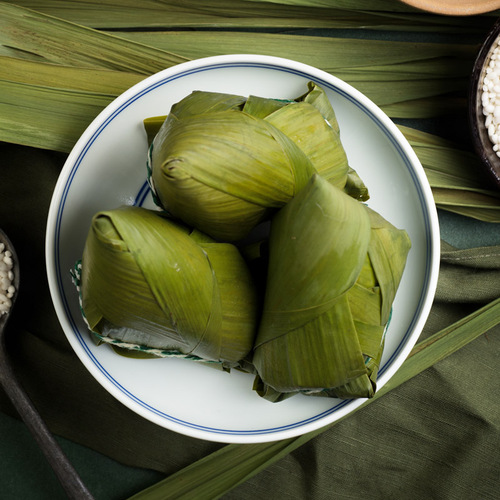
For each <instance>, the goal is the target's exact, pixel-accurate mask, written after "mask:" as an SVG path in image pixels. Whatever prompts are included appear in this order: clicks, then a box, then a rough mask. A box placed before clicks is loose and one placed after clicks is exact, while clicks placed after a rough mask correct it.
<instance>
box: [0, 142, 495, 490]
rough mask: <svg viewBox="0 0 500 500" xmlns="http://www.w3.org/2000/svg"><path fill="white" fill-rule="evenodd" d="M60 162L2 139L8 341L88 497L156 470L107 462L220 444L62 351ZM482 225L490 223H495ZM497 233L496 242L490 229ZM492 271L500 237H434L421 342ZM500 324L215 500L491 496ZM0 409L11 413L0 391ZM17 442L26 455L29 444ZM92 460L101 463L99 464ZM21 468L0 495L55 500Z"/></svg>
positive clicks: (176, 459)
mask: <svg viewBox="0 0 500 500" xmlns="http://www.w3.org/2000/svg"><path fill="white" fill-rule="evenodd" d="M64 159H65V157H64V155H60V154H56V153H52V152H46V151H40V150H34V149H30V148H26V147H20V146H14V145H9V144H0V164H1V171H0V172H1V174H0V175H1V177H0V224H1V227H2V228H3V229H4V230H5V231H6V232H7V233H8V234H9V236H10V237H11V239H12V241H13V243H14V244H15V246H16V248H17V250H18V253H19V258H20V260H21V265H22V275H21V276H22V278H21V279H22V281H21V290H20V295H19V299H18V303H17V305H16V308H15V311H14V316H13V318H12V323H11V324H10V326H11V337H10V338H11V344H10V345H9V349H10V351H11V352H12V356H13V358H14V361H15V366H16V370H17V372H18V374H19V376H20V377H21V379H22V381H23V383H24V385H25V387H26V390H27V391H28V393H29V394H30V396H31V397H32V399H33V401H34V402H35V404H36V406H37V407H38V408H39V410H40V412H41V414H42V416H43V417H44V418H45V419H46V421H47V422H48V424H49V426H50V428H51V430H52V431H53V432H54V433H56V434H57V435H59V436H63V437H64V438H67V439H68V440H70V441H71V442H75V443H80V444H82V445H84V447H85V448H84V449H83V451H80V452H78V448H77V449H76V450H75V449H72V448H70V451H71V453H72V455H70V456H71V457H72V459H73V460H74V461H76V463H77V464H78V467H77V468H78V470H79V471H80V473H81V474H82V477H83V478H84V480H86V481H87V482H88V484H89V487H90V485H92V486H93V488H94V490H93V493H94V494H95V495H96V497H97V498H103V499H108V498H116V499H120V498H125V497H126V496H127V495H128V494H132V493H134V492H135V491H138V490H140V489H142V488H143V487H144V486H145V485H146V484H148V481H149V482H154V481H156V479H158V478H159V477H161V475H160V474H158V475H155V474H153V473H151V474H152V475H149V476H145V477H146V479H143V480H142V481H141V479H140V476H133V477H137V482H136V483H133V484H130V483H129V482H127V481H128V479H129V478H130V476H129V474H128V471H129V469H127V468H124V469H123V476H122V479H120V475H118V476H116V475H115V476H112V475H111V476H108V475H107V470H108V469H109V470H113V471H114V472H115V474H120V473H119V472H117V471H120V470H121V469H119V468H118V469H116V468H113V467H116V466H115V465H114V464H115V462H114V461H116V462H119V463H120V464H125V465H127V466H133V467H134V469H130V471H136V470H137V469H135V468H140V469H147V470H153V471H158V472H161V473H162V474H165V475H168V474H171V473H173V472H175V471H177V470H179V469H181V468H183V467H184V466H186V465H188V464H190V463H191V462H193V461H194V460H196V459H198V458H201V457H203V456H205V455H207V454H208V453H210V452H211V451H214V450H216V449H218V448H219V447H221V446H223V445H221V444H216V443H210V442H205V441H200V440H196V439H192V438H189V437H185V436H182V435H179V434H175V433H173V432H170V431H167V430H164V429H162V428H160V427H158V426H156V425H154V424H152V423H149V422H148V421H146V420H144V419H142V418H141V417H139V416H137V415H135V414H134V413H132V412H131V411H130V410H128V409H127V408H125V407H124V406H123V405H122V404H121V403H119V402H118V401H116V400H115V399H114V398H113V397H111V396H110V395H109V394H108V393H107V392H106V391H105V390H104V389H103V388H102V387H101V386H100V385H99V384H98V383H97V382H96V381H95V380H94V379H93V378H92V377H91V375H90V374H89V373H88V372H87V370H86V369H85V368H84V367H83V365H82V364H81V363H80V361H79V360H78V358H77V357H76V355H75V354H74V353H73V351H72V350H71V348H70V346H69V344H68V342H67V340H66V338H65V336H64V334H63V332H62V330H61V328H60V326H59V323H58V321H57V318H56V316H55V312H54V310H53V307H52V304H51V300H50V297H49V293H48V286H47V279H46V275H45V260H44V236H45V224H46V217H47V211H48V206H49V203H50V197H51V194H52V190H53V187H54V184H55V182H56V179H57V176H58V174H59V171H60V169H61V167H62V164H63V162H64ZM486 228H491V231H498V229H497V226H492V225H486ZM498 236H499V238H498V241H499V242H500V232H499V233H498ZM499 273H500V246H484V247H479V248H475V249H456V248H453V247H450V246H448V245H447V244H444V245H443V253H442V270H441V275H440V280H439V285H438V293H437V297H436V302H435V304H434V307H433V310H432V313H431V316H430V318H429V321H428V323H427V325H426V328H425V331H424V333H423V335H422V338H423V337H425V336H427V335H429V334H430V333H434V332H435V331H438V330H439V329H441V328H442V327H444V326H446V325H448V324H450V323H451V322H452V321H454V320H455V319H458V318H460V317H462V316H464V315H465V314H467V313H468V312H471V311H473V310H475V309H476V308H478V307H479V306H480V305H481V304H484V303H486V302H488V301H490V300H493V299H495V298H497V297H498V296H499V288H500V280H499ZM499 333H500V328H498V327H497V328H495V329H493V330H491V331H490V332H488V334H486V335H483V336H482V337H480V338H478V339H477V340H476V341H474V342H472V343H471V344H469V345H468V346H466V347H465V348H463V349H461V350H460V351H458V352H457V353H455V354H454V355H452V356H450V357H449V358H447V359H445V360H443V361H441V362H440V363H438V364H437V365H436V366H434V367H432V368H431V369H429V370H427V371H425V372H424V373H422V374H421V375H419V376H417V377H416V378H414V379H412V380H410V381H409V382H407V383H406V384H404V385H402V386H401V387H399V388H397V389H396V390H394V391H393V392H391V393H389V394H388V395H386V396H384V397H383V398H381V399H380V400H379V401H377V402H375V403H374V404H372V405H370V406H368V407H367V408H365V409H363V410H362V411H360V412H357V413H356V414H354V415H352V416H351V417H349V418H347V419H346V420H344V421H342V422H341V423H339V424H338V425H336V426H334V427H333V428H332V429H330V430H328V431H327V432H325V433H324V434H322V435H320V436H319V437H317V438H315V439H313V440H312V441H311V442H309V443H307V444H306V445H304V446H303V447H302V448H299V449H298V450H296V451H295V452H293V453H292V454H290V455H289V456H287V457H286V458H284V459H282V460H281V461H279V462H278V463H276V464H275V465H273V466H271V467H269V468H268V469H266V470H264V471H263V472H261V473H259V474H258V475H256V476H255V477H253V478H251V479H250V480H249V481H247V482H246V483H244V484H243V485H241V486H239V487H237V488H236V489H234V490H233V491H232V492H231V493H229V494H228V495H226V498H228V499H255V498H273V499H274V498H293V499H302V498H311V499H331V498H335V499H342V498H349V499H357V498H360V499H361V498H366V497H367V496H369V497H371V498H376V499H378V498H380V499H387V498H398V499H399V498H411V499H413V498H414V499H429V498H435V499H457V498H458V499H461V498H464V499H466V498H467V499H469V498H481V499H489V498H491V499H496V498H498V497H499V493H498V472H499V470H500V453H499V449H500V402H499V397H498V396H499V394H500V391H499V389H500V383H499V379H498V376H497V369H498V366H499V363H500V336H499ZM0 409H1V410H2V411H3V412H5V413H6V414H8V415H15V412H14V411H13V410H12V407H11V406H10V404H9V402H8V401H7V398H6V397H5V396H4V395H3V393H0ZM1 429H2V427H0V431H1ZM26 441H29V440H27V439H26V440H25V441H23V442H24V443H25V442H26ZM4 442H5V440H4ZM10 446H11V447H12V448H13V449H14V448H15V449H16V453H17V456H18V455H19V453H20V452H21V451H22V449H24V448H23V444H22V443H21V444H20V445H19V446H20V447H21V450H20V449H17V445H16V443H11V444H10ZM25 446H26V451H27V452H28V451H29V452H30V453H33V447H31V445H28V444H26V443H25ZM87 447H88V448H90V449H92V450H96V451H98V452H100V453H101V454H103V455H105V456H106V457H110V458H111V459H113V461H109V462H105V463H103V461H102V460H101V459H100V455H96V456H94V455H92V454H90V455H88V454H86V452H85V450H86V448H87ZM4 452H5V451H4ZM81 457H86V458H87V460H86V461H85V460H84V461H82V459H81ZM96 457H97V458H96ZM96 463H97V464H99V465H100V467H101V468H99V469H97V470H96ZM26 464H27V465H28V464H30V456H26ZM5 467H6V468H7V470H9V469H8V465H6V466H5ZM118 467H120V466H118ZM145 473H147V471H145ZM25 474H26V472H25V471H23V470H15V471H10V474H7V475H6V474H4V473H2V474H0V492H3V493H4V494H2V493H0V497H1V498H7V499H10V498H21V497H26V498H35V499H38V498H40V499H44V498H51V499H54V498H55V496H54V495H55V494H56V495H57V494H58V493H57V487H56V488H55V491H56V493H54V487H53V486H52V487H47V488H46V487H44V484H45V476H46V475H50V470H47V469H42V472H41V473H40V472H39V473H38V477H37V475H36V474H35V476H33V473H32V472H30V479H29V482H26V481H23V479H22V478H23V475H25ZM130 474H132V472H131V473H130ZM109 477H114V480H115V481H116V484H117V486H116V489H113V488H112V486H110V484H109V483H107V480H108V478H109ZM144 481H146V484H144ZM122 482H123V484H121V483H122ZM120 484H121V486H120ZM102 485H106V487H104V486H102ZM26 488H29V493H26V492H27V490H26ZM21 492H22V494H21ZM59 494H60V498H64V496H63V495H62V493H59Z"/></svg>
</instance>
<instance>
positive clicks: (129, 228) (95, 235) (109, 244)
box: [81, 207, 256, 366]
mask: <svg viewBox="0 0 500 500" xmlns="http://www.w3.org/2000/svg"><path fill="white" fill-rule="evenodd" d="M81 290H82V308H83V311H84V314H85V317H86V319H87V321H88V324H89V327H90V329H91V330H92V331H94V332H96V333H97V334H98V335H99V337H100V338H101V339H115V340H119V341H121V342H124V343H130V344H134V345H136V346H137V347H138V348H153V349H154V352H157V351H174V352H176V353H182V354H186V355H191V356H196V357H199V358H202V359H204V360H209V361H215V362H221V363H224V364H225V365H227V366H232V365H234V364H235V363H236V362H237V361H239V360H240V359H241V358H243V357H244V356H245V355H246V354H247V353H248V352H249V351H250V350H251V348H252V345H253V340H254V334H255V318H256V295H255V289H254V287H253V282H252V279H251V277H250V275H249V272H248V269H247V267H246V264H245V262H244V261H243V258H242V257H241V255H240V254H239V252H238V250H237V249H236V248H235V247H234V246H233V245H230V244H223V243H215V242H213V240H211V239H210V238H207V237H206V236H205V235H200V234H199V233H197V232H194V233H193V232H190V230H188V229H187V228H186V227H185V226H183V225H181V224H179V223H177V222H174V221H171V220H167V219H165V218H163V217H162V216H160V215H159V214H158V213H155V212H151V211H148V210H146V209H141V208H137V207H122V208H118V209H115V210H112V211H107V212H100V213H98V214H96V216H95V217H94V219H93V223H92V227H91V229H90V232H89V235H88V238H87V243H86V246H85V249H84V254H83V258H82V282H81Z"/></svg>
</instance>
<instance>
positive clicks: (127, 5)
mask: <svg viewBox="0 0 500 500" xmlns="http://www.w3.org/2000/svg"><path fill="white" fill-rule="evenodd" d="M15 3H16V4H18V5H23V6H25V7H30V8H32V9H35V10H38V11H40V12H44V13H46V14H50V15H53V16H57V17H61V18H64V19H67V20H69V21H73V22H76V23H79V24H83V25H86V26H91V27H94V28H103V29H106V28H108V29H109V28H113V29H127V28H136V29H137V28H142V29H145V28H149V29H158V28H162V27H163V28H172V27H177V28H180V27H205V28H206V27H221V26H223V27H231V28H241V27H250V28H255V27H261V28H347V29H350V28H358V29H359V28H360V29H366V28H372V29H392V30H401V29H405V30H417V31H438V32H447V31H450V32H456V31H458V32H460V33H467V32H481V33H483V32H484V30H485V29H487V28H488V26H489V25H490V24H491V23H489V22H488V21H489V18H488V17H486V18H484V17H479V16H475V17H473V18H466V19H464V18H461V17H451V16H448V17H445V16H437V15H430V14H428V15H422V13H421V12H416V11H415V10H414V9H411V8H408V7H406V6H404V5H400V4H396V5H394V3H393V2H391V3H390V8H388V7H387V6H386V8H384V7H383V6H381V4H380V3H379V2H373V1H372V2H371V3H369V4H367V5H370V8H362V7H361V5H363V4H359V2H354V1H350V2H345V3H332V2H327V3H324V4H323V5H322V6H317V5H308V4H307V3H305V4H303V5H301V4H296V5H291V4H284V3H280V2H259V1H245V0H232V1H229V0H212V1H211V2H210V3H209V4H207V2H203V1H202V0H198V1H196V0H188V1H186V0H184V1H182V2H181V1H179V0H164V1H154V0H146V1H144V2H141V4H140V5H138V4H137V2H134V1H133V0H122V1H121V2H120V4H119V5H118V4H116V2H113V0H103V1H101V2H88V1H84V0H72V1H71V2H65V1H64V0H15ZM396 7H399V12H396V11H395V10H396ZM490 15H491V16H494V12H493V13H491V14H490Z"/></svg>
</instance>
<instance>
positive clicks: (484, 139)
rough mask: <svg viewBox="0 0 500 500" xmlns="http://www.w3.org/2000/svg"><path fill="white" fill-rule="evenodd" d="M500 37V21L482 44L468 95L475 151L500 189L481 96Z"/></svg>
mask: <svg viewBox="0 0 500 500" xmlns="http://www.w3.org/2000/svg"><path fill="white" fill-rule="evenodd" d="M499 36H500V19H499V20H498V21H497V22H496V23H495V25H494V26H493V28H492V29H491V31H490V32H489V34H488V36H487V37H486V39H485V41H484V43H483V44H482V46H481V48H480V50H479V52H478V54H477V57H476V60H475V62H474V66H473V70H472V76H471V80H470V85H469V95H468V118H469V126H470V131H471V135H472V143H473V145H474V149H475V151H476V153H477V155H478V156H479V158H480V159H481V161H482V163H483V165H484V167H485V169H486V172H487V175H488V176H489V177H490V179H493V181H494V182H495V184H496V186H497V187H498V188H499V189H500V158H499V157H498V156H497V154H496V153H495V151H493V143H492V142H491V141H490V138H489V136H488V131H487V129H486V126H485V123H484V122H485V116H484V115H483V105H482V99H481V95H482V92H483V79H484V76H485V73H486V68H487V67H488V64H489V62H490V57H491V53H492V52H493V50H494V48H495V44H496V41H497V40H498V38H499Z"/></svg>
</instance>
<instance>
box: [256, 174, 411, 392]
mask: <svg viewBox="0 0 500 500" xmlns="http://www.w3.org/2000/svg"><path fill="white" fill-rule="evenodd" d="M409 249H410V241H409V238H408V236H407V234H406V232H405V231H403V230H398V229H396V228H394V227H393V226H392V225H391V224H390V223H388V222H387V221H385V219H383V218H382V217H381V216H380V215H379V214H377V213H375V212H373V211H372V210H370V209H368V208H367V207H365V206H364V205H363V204H361V203H359V202H358V201H356V200H354V199H352V198H351V197H349V196H348V195H346V194H345V193H344V192H342V191H341V190H339V189H338V188H335V187H334V186H332V185H331V184H329V183H328V182H326V181H325V180H324V179H322V178H321V177H320V176H319V175H315V176H314V177H313V178H312V179H311V181H310V182H309V184H308V185H307V187H306V188H305V189H304V190H302V191H301V192H300V193H299V194H298V195H297V196H296V197H295V198H294V199H293V200H292V201H291V202H290V203H289V204H288V205H287V206H286V207H285V208H283V209H282V210H281V211H280V212H279V213H278V214H277V215H276V216H275V217H274V219H273V221H272V223H271V231H270V241H269V274H268V281H267V288H266V297H265V302H264V309H263V316H262V320H261V323H260V327H259V333H258V336H257V340H256V346H255V352H254V356H253V364H254V365H255V368H256V370H257V373H258V377H257V379H256V383H255V388H256V389H257V391H258V392H259V394H261V395H262V396H263V397H266V398H267V399H270V400H272V401H279V400H281V399H283V398H285V397H288V396H289V395H291V394H294V393H296V392H306V393H314V394H318V395H328V396H336V397H372V396H373V394H374V391H375V383H376V372H377V369H378V363H379V361H380V357H381V354H382V349H383V334H384V329H385V327H386V325H387V323H388V321H389V317H390V310H391V307H392V302H393V300H394V297H395V294H396V291H397V288H398V286H399V282H400V279H401V276H402V273H403V270H404V267H405V264H406V257H407V254H408V251H409Z"/></svg>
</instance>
